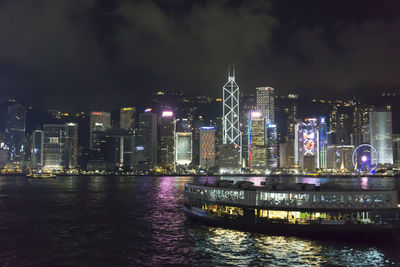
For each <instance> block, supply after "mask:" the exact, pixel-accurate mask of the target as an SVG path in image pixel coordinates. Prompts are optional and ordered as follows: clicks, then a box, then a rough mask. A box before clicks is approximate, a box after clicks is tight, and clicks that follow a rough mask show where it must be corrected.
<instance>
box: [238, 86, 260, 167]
mask: <svg viewBox="0 0 400 267" xmlns="http://www.w3.org/2000/svg"><path fill="white" fill-rule="evenodd" d="M251 110H256V95H255V93H254V92H250V93H247V92H243V91H241V92H240V132H241V133H242V160H243V166H244V167H248V166H249V162H248V160H249V147H248V144H249V140H248V137H249V133H248V130H249V114H250V111H251Z"/></svg>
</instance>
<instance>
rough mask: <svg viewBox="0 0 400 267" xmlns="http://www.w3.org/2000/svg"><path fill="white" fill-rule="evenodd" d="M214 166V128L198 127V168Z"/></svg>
mask: <svg viewBox="0 0 400 267" xmlns="http://www.w3.org/2000/svg"><path fill="white" fill-rule="evenodd" d="M214 166H215V127H205V126H204V127H200V167H201V168H204V169H208V168H211V167H214Z"/></svg>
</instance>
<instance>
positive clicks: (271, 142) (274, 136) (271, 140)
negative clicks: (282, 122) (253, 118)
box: [265, 123, 279, 168]
mask: <svg viewBox="0 0 400 267" xmlns="http://www.w3.org/2000/svg"><path fill="white" fill-rule="evenodd" d="M265 130H266V134H265V138H266V145H267V167H268V168H278V160H279V154H278V153H279V151H278V149H279V147H278V131H277V128H276V124H270V123H269V124H267V127H266V128H265Z"/></svg>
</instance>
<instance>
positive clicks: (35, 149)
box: [31, 130, 43, 169]
mask: <svg viewBox="0 0 400 267" xmlns="http://www.w3.org/2000/svg"><path fill="white" fill-rule="evenodd" d="M31 162H32V168H35V169H36V168H41V167H42V166H43V131H42V130H35V131H33V134H32V155H31Z"/></svg>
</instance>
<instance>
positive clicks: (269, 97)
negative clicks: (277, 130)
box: [256, 87, 275, 124]
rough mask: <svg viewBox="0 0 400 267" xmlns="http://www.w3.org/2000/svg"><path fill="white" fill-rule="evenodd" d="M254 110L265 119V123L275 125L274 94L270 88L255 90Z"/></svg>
mask: <svg viewBox="0 0 400 267" xmlns="http://www.w3.org/2000/svg"><path fill="white" fill-rule="evenodd" d="M256 92H257V97H256V108H257V110H258V111H260V112H261V114H262V116H263V117H265V118H266V120H267V123H272V124H273V123H275V93H274V88H272V87H257V88H256Z"/></svg>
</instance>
